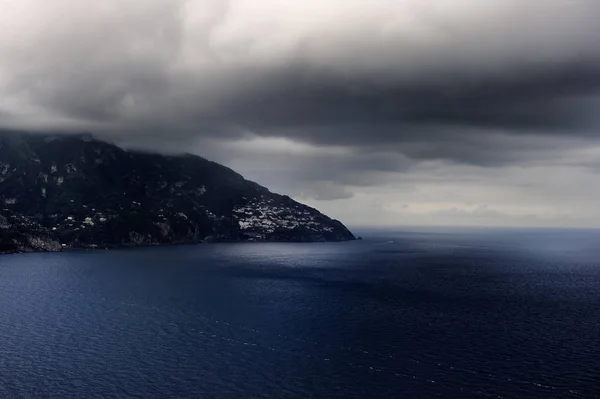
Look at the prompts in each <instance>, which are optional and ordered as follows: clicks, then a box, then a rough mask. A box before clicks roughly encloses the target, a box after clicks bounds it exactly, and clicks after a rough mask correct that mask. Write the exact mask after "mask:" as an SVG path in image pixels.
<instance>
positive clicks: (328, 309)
mask: <svg viewBox="0 0 600 399" xmlns="http://www.w3.org/2000/svg"><path fill="white" fill-rule="evenodd" d="M367 234H368V239H366V240H364V241H358V242H351V243H339V244H214V245H212V244H210V245H209V244H206V245H198V246H184V247H163V248H145V249H135V250H120V251H99V252H80V253H61V254H27V255H11V256H2V257H0V397H9V398H17V397H57V398H58V397H61V398H62V397H124V398H126V397H139V398H152V397H157V398H158V397H161V398H164V397H190V398H200V397H203V398H213V397H218V398H311V397H314V398H336V397H345V398H392V397H396V398H433V397H444V398H478V397H481V398H485V397H491V398H594V397H600V233H598V232H591V231H571V232H564V231H563V232H560V231H524V230H523V231H517V232H511V231H501V230H498V231H484V230H472V231H471V230H464V231H458V232H449V231H445V232H436V233H432V232H425V231H421V232H412V233H378V234H375V233H372V232H371V233H369V232H367ZM392 240H393V243H390V242H389V241H392Z"/></svg>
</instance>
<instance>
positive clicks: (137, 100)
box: [0, 0, 600, 227]
mask: <svg viewBox="0 0 600 399" xmlns="http://www.w3.org/2000/svg"><path fill="white" fill-rule="evenodd" d="M0 10H2V11H1V12H0V128H9V129H17V130H28V131H61V132H80V131H88V132H92V133H94V134H96V135H98V136H101V137H106V138H107V139H110V140H113V141H116V142H118V143H120V144H121V145H128V146H138V147H146V148H151V149H160V150H163V151H172V152H179V151H189V152H193V153H196V154H200V155H202V156H205V157H206V158H209V159H211V160H215V161H217V162H221V163H224V164H226V165H228V166H230V167H232V168H234V169H235V170H237V171H238V172H240V173H242V174H243V175H244V176H246V177H247V178H249V179H251V180H255V181H257V182H259V183H261V184H263V185H266V186H267V187H269V188H270V189H271V190H272V191H276V192H280V193H285V194H289V195H290V196H292V197H294V198H296V199H297V200H300V201H302V202H305V203H308V204H310V205H313V206H315V207H317V208H319V209H320V210H322V211H323V212H325V213H327V214H329V215H330V216H333V217H336V218H339V219H341V220H342V221H343V222H345V223H346V224H347V225H350V226H360V225H371V226H377V225H386V226H391V225H420V224H426V225H485V226H487V225H500V226H514V225H516V226H586V227H592V226H593V227H600V206H599V205H598V204H600V184H599V183H600V180H599V177H600V133H599V130H598V128H599V127H600V46H599V45H598V43H600V23H598V21H600V4H599V3H598V0H527V1H524V0H302V1H299V0H294V1H288V0H230V1H227V0H187V1H186V0H152V1H149V0H118V1H116V0H103V1H95V2H89V1H81V0H52V1H43V0H0Z"/></svg>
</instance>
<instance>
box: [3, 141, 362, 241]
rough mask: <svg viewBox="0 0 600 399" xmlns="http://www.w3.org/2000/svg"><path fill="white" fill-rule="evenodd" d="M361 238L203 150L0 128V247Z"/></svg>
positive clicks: (334, 221)
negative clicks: (167, 152) (128, 145)
mask: <svg viewBox="0 0 600 399" xmlns="http://www.w3.org/2000/svg"><path fill="white" fill-rule="evenodd" d="M352 239H354V236H353V235H352V233H351V232H350V231H348V229H347V228H346V227H345V226H344V225H343V224H342V223H340V222H339V221H336V220H332V219H330V218H328V217H327V216H325V215H323V214H321V213H320V212H318V211H317V210H316V209H313V208H310V207H308V206H305V205H302V204H300V203H298V202H296V201H294V200H292V199H291V198H289V197H287V196H282V195H278V194H274V193H271V192H270V191H269V190H268V189H266V188H265V187H262V186H260V185H258V184H256V183H253V182H250V181H248V180H246V179H244V178H243V177H242V176H241V175H239V174H237V173H235V172H234V171H232V170H231V169H228V168H226V167H224V166H221V165H219V164H216V163H214V162H210V161H207V160H206V159H204V158H201V157H198V156H193V155H182V156H163V155H158V154H150V153H142V152H135V151H125V150H123V149H121V148H119V147H117V146H115V145H112V144H108V143H105V142H101V141H97V140H94V139H92V138H90V137H87V136H39V135H16V134H8V133H3V134H0V252H9V251H27V250H48V251H53V250H59V249H60V248H72V247H74V248H96V247H101V248H110V247H119V246H135V245H159V244H182V243H198V242H202V241H243V240H254V241H343V240H352Z"/></svg>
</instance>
